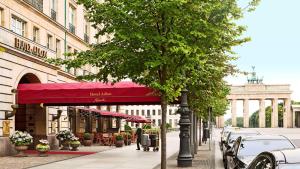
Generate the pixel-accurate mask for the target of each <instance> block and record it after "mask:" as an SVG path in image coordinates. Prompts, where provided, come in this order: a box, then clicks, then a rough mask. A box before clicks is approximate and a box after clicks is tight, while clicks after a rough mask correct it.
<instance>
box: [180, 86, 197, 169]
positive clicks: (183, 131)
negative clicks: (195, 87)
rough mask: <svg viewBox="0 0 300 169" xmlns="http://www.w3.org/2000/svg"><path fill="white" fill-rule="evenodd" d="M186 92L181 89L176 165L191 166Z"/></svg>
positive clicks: (189, 122)
mask: <svg viewBox="0 0 300 169" xmlns="http://www.w3.org/2000/svg"><path fill="white" fill-rule="evenodd" d="M187 92H188V90H186V89H183V90H182V91H181V103H180V108H179V110H178V112H179V113H180V120H179V125H180V134H179V138H180V147H179V154H178V158H177V166H178V167H191V166H192V160H193V158H192V154H191V145H190V137H191V136H190V126H191V121H190V113H191V112H190V110H189V108H188V104H187Z"/></svg>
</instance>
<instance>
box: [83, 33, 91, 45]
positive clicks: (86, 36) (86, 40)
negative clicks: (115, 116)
mask: <svg viewBox="0 0 300 169" xmlns="http://www.w3.org/2000/svg"><path fill="white" fill-rule="evenodd" d="M84 41H85V42H86V43H90V37H89V36H88V35H87V34H86V33H85V34H84Z"/></svg>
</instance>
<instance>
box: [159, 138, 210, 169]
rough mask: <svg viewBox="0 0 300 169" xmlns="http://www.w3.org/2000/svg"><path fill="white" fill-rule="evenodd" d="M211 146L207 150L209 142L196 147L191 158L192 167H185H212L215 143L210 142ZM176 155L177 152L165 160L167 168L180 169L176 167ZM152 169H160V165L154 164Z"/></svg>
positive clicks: (195, 168)
mask: <svg viewBox="0 0 300 169" xmlns="http://www.w3.org/2000/svg"><path fill="white" fill-rule="evenodd" d="M211 145H212V147H211V150H209V144H208V143H207V144H203V145H202V146H199V147H198V151H197V154H195V156H194V159H193V164H192V167H186V168H185V169H214V168H215V167H214V166H215V158H214V155H215V153H214V152H215V148H214V147H215V146H213V145H215V144H214V143H211ZM177 156H178V152H177V153H176V154H174V155H173V156H171V157H170V158H169V159H168V161H167V168H168V169H182V168H179V167H177ZM154 169H160V165H158V166H156V167H155V168H154Z"/></svg>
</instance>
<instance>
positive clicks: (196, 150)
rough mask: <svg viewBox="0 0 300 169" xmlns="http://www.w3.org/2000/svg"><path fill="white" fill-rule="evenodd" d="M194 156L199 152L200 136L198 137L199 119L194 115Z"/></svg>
mask: <svg viewBox="0 0 300 169" xmlns="http://www.w3.org/2000/svg"><path fill="white" fill-rule="evenodd" d="M194 122H195V123H194V125H195V126H194V154H197V152H198V135H197V133H198V132H197V129H198V125H197V124H198V117H197V116H196V115H195V114H194Z"/></svg>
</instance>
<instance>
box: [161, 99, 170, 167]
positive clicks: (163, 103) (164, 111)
mask: <svg viewBox="0 0 300 169" xmlns="http://www.w3.org/2000/svg"><path fill="white" fill-rule="evenodd" d="M167 105H168V104H167V101H166V99H165V95H164V94H162V97H161V110H162V114H161V121H162V124H161V126H160V128H161V169H166V168H167V144H166V141H167V139H166V118H167Z"/></svg>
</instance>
